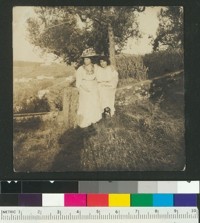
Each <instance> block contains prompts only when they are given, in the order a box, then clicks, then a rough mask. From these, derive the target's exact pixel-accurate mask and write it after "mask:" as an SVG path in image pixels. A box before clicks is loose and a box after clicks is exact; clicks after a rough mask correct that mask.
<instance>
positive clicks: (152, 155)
mask: <svg viewBox="0 0 200 223" xmlns="http://www.w3.org/2000/svg"><path fill="white" fill-rule="evenodd" d="M183 14H184V11H183V7H180V6H165V7H164V6H162V7H159V6H151V7H150V6H62V7H61V6H57V7H47V6H46V7H44V6H43V7H39V6H37V7H33V6H32V7H31V6H29V7H28V6H23V7H21V6H17V7H13V171H14V172H25V173H29V172H69V171H72V172H76V171H92V172H97V171H184V170H185V169H186V156H185V138H184V134H185V117H184V42H183V41H184V39H183V37H184V29H183V27H184V21H183Z"/></svg>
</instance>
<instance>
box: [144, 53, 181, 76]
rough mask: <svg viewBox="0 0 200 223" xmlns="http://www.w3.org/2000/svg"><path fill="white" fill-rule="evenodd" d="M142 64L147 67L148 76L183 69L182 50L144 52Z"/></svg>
mask: <svg viewBox="0 0 200 223" xmlns="http://www.w3.org/2000/svg"><path fill="white" fill-rule="evenodd" d="M143 61H144V65H145V66H146V67H148V77H149V78H152V77H156V76H160V75H162V74H166V73H170V72H173V71H178V70H180V69H183V67H184V64H183V52H178V51H177V50H176V51H175V50H166V51H159V52H153V53H150V54H146V55H145V56H144V57H143Z"/></svg>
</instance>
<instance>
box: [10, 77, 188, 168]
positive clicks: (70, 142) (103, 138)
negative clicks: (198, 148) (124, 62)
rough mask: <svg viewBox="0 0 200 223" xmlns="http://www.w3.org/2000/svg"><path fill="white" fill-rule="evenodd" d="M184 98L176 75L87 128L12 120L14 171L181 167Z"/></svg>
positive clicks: (153, 86) (182, 161)
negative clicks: (149, 95)
mask: <svg viewBox="0 0 200 223" xmlns="http://www.w3.org/2000/svg"><path fill="white" fill-rule="evenodd" d="M158 86H159V87H158ZM153 90H154V93H155V94H153ZM129 94H130V92H129ZM117 100H119V98H117ZM120 100H122V99H121V98H120ZM183 102H184V101H183V78H180V79H176V80H174V81H173V82H170V84H169V86H168V85H166V82H165V81H164V82H163V83H157V82H156V83H152V90H151V97H150V99H143V100H139V101H134V100H132V101H131V100H129V103H128V104H123V105H121V106H120V105H118V106H117V107H116V111H117V112H116V114H115V116H113V117H112V118H110V119H105V120H101V121H100V122H99V123H96V124H94V125H93V126H91V127H90V128H86V129H80V128H75V129H69V130H65V129H64V128H63V127H62V126H60V125H59V124H58V121H57V120H52V121H49V122H45V123H43V122H41V121H40V120H32V121H30V120H29V122H28V124H27V122H25V123H22V124H21V128H20V126H19V124H17V123H14V127H15V128H14V167H15V170H16V171H19V172H24V171H30V172H31V171H55V172H57V171H58V172H63V171H101V170H108V171H111V170H112V171H113V170H116V171H121V170H128V171H129V170H131V171H134V170H137V171H149V170H159V171H161V170H163V171H170V170H173V171H175V170H177V171H179V170H182V169H183V167H184V164H185V149H184V103H183ZM118 104H119V103H118ZM34 126H35V128H34Z"/></svg>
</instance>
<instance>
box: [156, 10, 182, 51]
mask: <svg viewBox="0 0 200 223" xmlns="http://www.w3.org/2000/svg"><path fill="white" fill-rule="evenodd" d="M158 18H159V27H158V31H157V36H156V38H155V39H154V40H153V49H154V50H158V49H162V48H163V47H164V49H167V48H171V49H173V48H177V49H183V7H181V6H168V7H165V8H162V9H161V11H160V14H159V15H158Z"/></svg>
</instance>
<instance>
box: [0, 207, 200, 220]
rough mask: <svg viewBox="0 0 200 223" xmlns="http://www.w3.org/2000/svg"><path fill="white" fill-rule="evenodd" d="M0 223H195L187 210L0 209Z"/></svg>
mask: <svg viewBox="0 0 200 223" xmlns="http://www.w3.org/2000/svg"><path fill="white" fill-rule="evenodd" d="M0 210H1V218H0V222H1V223H8V222H20V223H47V222H48V223H57V222H59V223H64V222H72V223H78V222H79V223H80V222H85V223H86V222H87V223H94V222H95V223H105V222H106V223H132V222H134V223H147V222H148V223H198V216H199V213H198V209H197V208H191V207H182V208H173V207H171V208H165V207H159V208H155V207H150V208H146V207H140V208H135V207H127V208H125V207H122V208H120V207H118V208H113V207H80V208H79V207H78V208H70V207H0Z"/></svg>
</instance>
